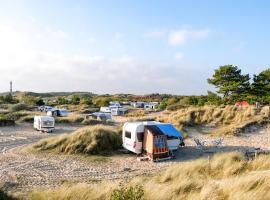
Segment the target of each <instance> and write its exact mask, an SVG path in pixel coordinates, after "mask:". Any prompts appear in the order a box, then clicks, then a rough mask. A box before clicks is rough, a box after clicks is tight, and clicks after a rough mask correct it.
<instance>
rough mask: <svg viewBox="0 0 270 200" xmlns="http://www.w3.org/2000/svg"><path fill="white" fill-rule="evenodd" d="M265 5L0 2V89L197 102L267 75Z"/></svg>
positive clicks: (226, 0)
mask: <svg viewBox="0 0 270 200" xmlns="http://www.w3.org/2000/svg"><path fill="white" fill-rule="evenodd" d="M269 6H270V2H269V1H266V0H265V1H263V0H261V1H251V0H250V1H244V0H238V1H230V0H223V1H214V0H211V1H210V0H197V1H180V0H178V1H177V0H168V1H165V0H147V1H143V0H134V1H131V0H130V1H127V0H114V1H113V0H106V1H105V0H99V1H98V0H96V1H90V0H88V1H86V0H81V1H80V0H77V1H75V0H73V1H71V0H65V1H64V0H54V1H53V0H47V1H34V0H17V1H16V0H12V1H6V0H0V70H1V73H0V91H6V90H7V88H8V82H9V80H13V82H14V89H16V90H27V91H37V92H38V91H39V92H47V91H75V90H77V91H78V90H79V91H92V92H95V93H135V94H145V93H152V92H159V93H173V94H187V95H190V94H196V95H198V94H205V93H206V92H207V90H214V88H212V87H211V86H209V85H208V84H207V81H206V79H207V78H208V77H209V76H210V75H211V74H212V73H213V70H214V69H216V68H217V67H218V66H220V65H224V64H234V65H238V66H239V67H241V69H243V72H244V73H250V74H254V73H258V72H260V71H262V70H263V69H266V68H268V67H269V56H268V53H269V51H268V48H269V46H270V40H269V36H270V26H269V25H270V23H269V19H270V13H269V12H268V9H269Z"/></svg>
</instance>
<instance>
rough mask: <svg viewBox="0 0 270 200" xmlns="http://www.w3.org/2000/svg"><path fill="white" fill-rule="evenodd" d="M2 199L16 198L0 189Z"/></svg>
mask: <svg viewBox="0 0 270 200" xmlns="http://www.w3.org/2000/svg"><path fill="white" fill-rule="evenodd" d="M0 199H1V200H15V198H14V197H12V196H10V195H8V194H7V193H5V192H4V191H2V190H0Z"/></svg>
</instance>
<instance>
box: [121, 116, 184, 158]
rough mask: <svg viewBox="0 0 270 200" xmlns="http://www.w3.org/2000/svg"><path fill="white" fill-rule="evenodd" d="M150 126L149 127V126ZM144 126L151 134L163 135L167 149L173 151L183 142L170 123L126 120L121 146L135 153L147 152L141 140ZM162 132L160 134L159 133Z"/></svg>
mask: <svg viewBox="0 0 270 200" xmlns="http://www.w3.org/2000/svg"><path fill="white" fill-rule="evenodd" d="M149 127H150V128H149ZM146 128H147V129H148V130H149V129H151V130H150V132H151V134H152V135H164V136H165V137H166V141H165V142H166V145H167V147H168V150H170V151H173V150H177V149H178V148H179V145H180V144H183V137H182V134H181V133H180V132H179V131H178V130H177V129H176V128H175V127H174V126H173V125H172V124H167V123H160V122H156V121H145V122H126V123H125V124H124V126H123V130H122V140H123V147H124V148H125V149H127V150H129V151H131V152H134V153H136V154H141V153H143V152H147V149H146V146H145V147H143V142H144V139H145V136H146V134H147V133H146V131H145V130H146ZM161 133H162V134H161Z"/></svg>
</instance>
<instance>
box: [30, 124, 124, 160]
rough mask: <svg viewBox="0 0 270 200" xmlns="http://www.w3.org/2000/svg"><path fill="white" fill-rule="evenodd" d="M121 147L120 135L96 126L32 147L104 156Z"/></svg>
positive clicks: (43, 141) (57, 151)
mask: <svg viewBox="0 0 270 200" xmlns="http://www.w3.org/2000/svg"><path fill="white" fill-rule="evenodd" d="M120 147H121V139H120V137H119V135H118V134H117V133H116V132H115V131H114V130H113V129H112V128H110V127H108V126H102V125H96V126H91V127H84V128H80V129H78V130H77V131H75V132H73V133H71V134H65V135H61V136H56V137H52V138H49V139H45V140H42V141H40V142H38V143H37V144H34V145H33V146H32V149H34V150H38V151H53V152H56V153H66V154H90V155H91V154H92V155H97V154H104V153H109V152H112V151H114V150H116V149H118V148H120Z"/></svg>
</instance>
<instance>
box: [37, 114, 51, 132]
mask: <svg viewBox="0 0 270 200" xmlns="http://www.w3.org/2000/svg"><path fill="white" fill-rule="evenodd" d="M54 125H55V120H54V118H53V117H51V116H35V117H34V125H33V127H34V129H36V130H38V131H44V132H52V131H53V130H54Z"/></svg>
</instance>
